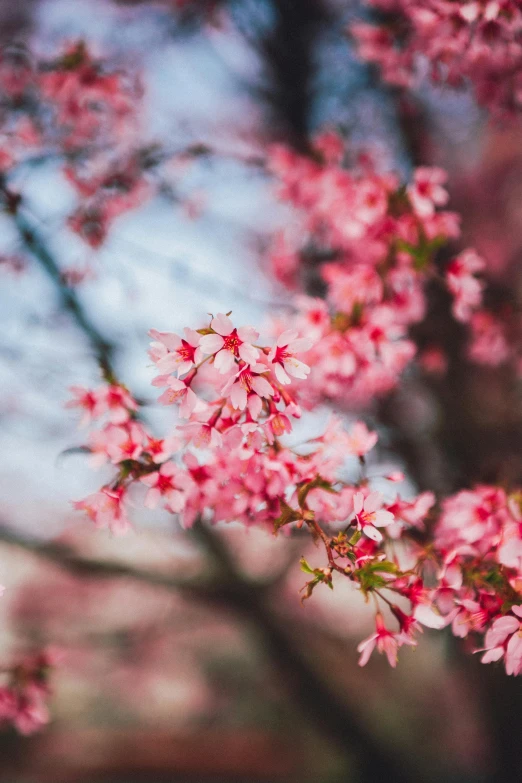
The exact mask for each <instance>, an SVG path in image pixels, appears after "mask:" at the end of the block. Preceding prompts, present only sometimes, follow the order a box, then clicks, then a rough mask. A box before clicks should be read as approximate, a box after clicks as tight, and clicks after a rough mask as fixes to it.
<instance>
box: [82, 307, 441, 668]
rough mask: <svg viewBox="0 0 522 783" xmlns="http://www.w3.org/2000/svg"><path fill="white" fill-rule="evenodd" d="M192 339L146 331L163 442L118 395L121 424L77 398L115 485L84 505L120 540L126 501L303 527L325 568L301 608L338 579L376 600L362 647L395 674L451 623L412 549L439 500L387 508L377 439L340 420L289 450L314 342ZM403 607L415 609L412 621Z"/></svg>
mask: <svg viewBox="0 0 522 783" xmlns="http://www.w3.org/2000/svg"><path fill="white" fill-rule="evenodd" d="M184 335H185V337H184V338H181V337H179V336H178V335H175V334H170V333H165V332H158V331H156V330H151V336H152V337H153V340H154V342H153V343H152V345H151V348H150V357H151V359H152V361H153V363H154V364H155V366H156V367H157V368H158V369H159V370H160V374H159V375H157V376H155V377H154V378H153V380H152V383H153V385H154V386H155V387H159V388H162V387H164V388H165V387H166V390H167V391H166V392H163V393H162V394H161V395H160V397H159V402H160V404H163V405H167V406H173V407H174V408H175V409H176V410H177V414H178V419H177V423H175V425H174V426H173V430H172V432H170V433H169V434H168V437H166V438H164V439H161V438H158V437H156V436H155V435H153V434H152V433H150V432H149V431H148V428H147V426H146V425H145V423H144V422H143V421H142V420H141V417H140V412H139V410H136V407H137V404H136V402H135V400H133V398H132V397H131V396H130V395H129V393H128V392H127V390H125V389H124V388H123V387H118V386H117V385H116V384H113V385H112V387H111V388H112V391H111V395H110V397H111V399H120V400H121V401H122V406H123V407H122V406H120V407H119V408H118V416H117V419H116V421H114V420H111V408H110V407H109V406H108V405H107V398H108V395H107V393H105V394H104V393H102V391H101V389H98V390H95V391H94V392H89V391H88V390H84V389H82V390H78V389H75V390H74V394H75V399H74V405H75V407H79V408H80V409H83V410H85V411H86V413H87V414H88V415H89V417H90V418H91V420H92V421H93V422H94V423H95V424H98V425H99V427H98V429H97V430H96V431H95V433H93V435H94V437H93V436H91V438H90V440H88V442H87V447H86V448H87V450H88V451H90V452H91V457H95V458H96V462H97V464H98V463H99V461H100V459H101V460H102V461H103V462H104V463H105V464H106V465H109V466H112V470H113V471H114V475H113V478H112V480H111V481H110V482H109V483H108V484H105V485H104V486H103V487H102V488H101V490H99V492H96V493H94V494H92V495H90V496H89V497H87V498H85V499H84V500H81V501H77V502H76V503H75V504H74V505H75V507H76V508H77V509H78V510H80V511H84V512H86V513H87V515H88V516H89V517H90V518H91V519H92V520H93V522H94V523H95V524H96V525H97V526H99V527H108V528H109V529H111V530H112V531H113V532H115V533H121V532H124V531H126V530H127V529H128V528H129V526H130V520H129V515H128V509H129V507H130V506H131V502H130V501H131V496H132V505H135V506H139V505H141V504H143V505H144V506H145V507H147V508H151V509H153V508H158V507H161V508H164V509H166V510H167V511H169V512H170V513H172V514H174V515H176V516H177V518H178V519H179V520H180V521H181V523H182V524H183V525H185V526H190V525H192V524H193V523H194V522H195V521H196V520H205V521H207V522H210V523H217V522H232V521H235V522H242V523H243V524H245V525H262V526H265V527H268V528H269V529H271V530H272V531H274V532H275V533H278V532H279V531H280V530H281V529H282V528H285V530H286V531H288V532H290V531H291V530H292V529H300V528H306V529H308V530H309V532H310V533H311V535H312V537H313V539H314V540H315V541H316V542H317V543H318V544H320V545H321V546H322V549H323V552H324V556H325V562H324V564H318V565H317V566H312V565H309V564H308V563H307V562H306V561H305V560H302V561H301V567H302V569H303V571H304V572H305V573H306V574H308V575H310V577H311V578H310V579H309V580H308V581H307V582H306V584H305V585H304V587H303V599H306V598H308V597H310V596H311V595H312V594H313V591H314V590H315V588H316V587H317V586H318V585H320V584H326V585H327V586H328V587H330V588H333V586H334V577H335V578H336V579H337V578H343V579H348V580H350V581H351V582H352V583H353V584H354V585H355V586H356V588H357V589H358V590H359V591H360V593H361V595H362V596H363V597H364V598H365V599H366V600H368V599H369V597H370V596H372V597H373V599H374V600H375V602H376V607H377V608H376V611H377V615H376V623H377V631H376V635H374V636H373V637H371V638H370V639H369V640H366V642H364V643H361V645H360V647H359V650H360V652H361V664H362V663H365V662H366V661H367V660H368V658H369V656H370V653H371V651H372V649H373V648H376V649H377V650H378V651H380V652H385V653H386V655H387V656H388V658H389V660H390V662H391V663H392V665H394V664H395V661H396V653H397V651H398V649H399V648H400V647H401V646H403V645H409V646H414V645H416V644H417V636H418V634H419V633H420V632H421V630H422V627H423V626H429V627H432V628H440V627H442V626H443V625H445V624H446V623H447V622H451V618H450V619H447V618H446V616H445V615H444V614H443V613H442V611H441V610H440V609H439V608H437V606H436V604H435V598H436V596H437V593H436V590H435V588H434V587H433V586H428V585H427V584H425V583H424V581H423V574H422V572H423V558H424V557H425V554H424V550H423V548H422V546H420V545H419V543H418V542H417V539H416V536H417V534H418V531H419V530H422V528H423V524H424V520H425V518H426V516H427V515H428V514H429V513H430V509H431V508H432V506H433V504H434V497H433V495H432V494H431V493H422V494H421V495H419V496H418V497H414V498H411V499H406V498H402V497H401V496H400V495H398V494H397V493H396V492H394V491H393V490H390V493H389V496H388V497H386V496H385V495H382V494H381V493H379V492H377V491H376V490H375V489H374V488H373V487H372V480H371V479H370V478H368V477H367V476H366V464H367V460H368V459H369V453H370V452H371V450H372V449H373V448H374V447H375V445H376V443H377V433H376V432H373V431H371V430H369V429H368V427H367V426H366V425H365V424H364V423H363V422H360V421H358V422H355V423H354V424H353V425H352V427H351V428H350V429H349V430H348V431H346V430H345V429H344V428H343V426H342V423H341V422H340V421H339V420H338V419H336V418H332V420H331V421H330V423H329V424H328V426H327V427H326V429H325V431H324V432H323V434H322V435H320V436H318V437H315V438H312V439H311V440H310V441H309V442H308V443H305V444H301V446H300V447H296V448H292V447H291V446H289V445H288V443H287V442H286V441H285V437H284V436H285V435H286V434H287V433H289V432H291V430H292V421H293V420H295V419H296V418H299V417H300V416H301V409H300V404H299V401H300V396H301V394H302V389H303V386H306V382H307V378H308V376H309V374H310V368H309V367H308V365H306V364H305V363H304V362H303V361H302V359H301V358H300V353H301V351H303V352H308V351H309V350H310V340H309V339H308V338H302V337H301V336H300V335H299V334H298V333H296V332H295V330H283V331H282V332H281V333H280V334H279V336H276V337H275V338H274V340H273V341H272V343H271V344H267V345H265V344H263V343H260V342H259V335H258V333H257V331H256V330H255V329H254V328H253V327H236V326H235V324H234V323H233V322H232V320H231V319H230V314H228V315H224V314H218V315H217V316H215V317H213V318H212V319H211V320H210V322H209V323H208V325H207V326H204V327H202V328H200V329H196V330H185V332H184ZM167 369H169V370H170V372H166V371H165V370H167ZM181 387H182V388H183V389H184V390H185V393H183V391H182V388H181ZM118 388H119V389H120V392H119V393H117V391H116V390H117V389H118ZM170 391H173V394H170V393H169V392H170ZM189 391H190V393H191V395H193V400H192V402H191V404H190V405H189V406H187V404H186V403H187V395H188V392H189ZM125 406H126V407H125ZM122 410H126V415H127V419H126V421H122V418H123V417H122V414H121V411H122ZM350 461H352V462H353V463H354V465H357V464H359V466H360V469H361V477H360V479H359V480H358V481H355V482H353V481H347V480H346V479H345V474H346V467H347V464H348V463H349V462H350ZM385 478H388V480H389V486H390V487H393V484H394V482H396V481H400V480H401V479H402V478H403V477H402V475H401V474H399V473H398V472H397V471H392V472H391V473H390V475H389V476H388V477H385ZM399 540H400V541H401V545H402V551H403V555H401V557H399V556H398V554H397V552H398V551H399V550H401V548H397V546H396V544H397V542H398V541H399ZM403 561H404V562H403ZM412 563H417V566H416V567H415V568H412ZM399 602H401V604H402V606H405V605H406V604H408V602H409V607H410V609H409V612H408V611H406V610H405V609H401V608H399V605H398V603H399ZM385 613H386V614H387V618H385ZM391 623H395V625H396V627H395V628H393V627H391Z"/></svg>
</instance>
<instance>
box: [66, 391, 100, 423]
mask: <svg viewBox="0 0 522 783" xmlns="http://www.w3.org/2000/svg"><path fill="white" fill-rule="evenodd" d="M69 390H70V391H71V393H72V395H73V399H72V400H69V401H68V402H66V403H65V407H66V408H81V409H82V410H83V417H82V420H81V422H80V426H82V427H83V426H86V425H87V424H89V423H90V421H91V420H92V419H94V418H95V417H96V416H97V415H98V411H97V408H98V406H99V399H98V395H97V394H96V392H95V391H92V390H91V389H86V388H84V387H83V386H71V387H70V389H69Z"/></svg>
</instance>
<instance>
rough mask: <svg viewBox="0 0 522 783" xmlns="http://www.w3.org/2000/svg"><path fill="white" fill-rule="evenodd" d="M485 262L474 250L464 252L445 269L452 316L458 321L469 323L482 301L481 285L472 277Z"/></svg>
mask: <svg viewBox="0 0 522 783" xmlns="http://www.w3.org/2000/svg"><path fill="white" fill-rule="evenodd" d="M484 266H485V262H484V260H483V259H482V258H480V256H479V255H478V254H477V253H476V252H475V251H474V250H470V249H468V250H464V251H463V252H462V253H460V254H459V255H458V256H457V257H456V258H454V259H453V261H452V262H451V264H449V266H448V267H447V269H446V281H447V284H448V288H449V290H450V292H451V293H452V294H453V297H454V302H453V315H454V316H455V318H456V319H457V320H458V321H469V319H470V317H471V313H472V311H473V310H474V309H476V308H477V307H479V305H480V303H481V301H482V289H483V287H484V286H483V283H482V282H481V281H480V280H477V278H476V277H474V274H475V273H476V272H480V271H481V270H482V269H483V268H484Z"/></svg>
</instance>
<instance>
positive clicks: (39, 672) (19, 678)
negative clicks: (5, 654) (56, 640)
mask: <svg viewBox="0 0 522 783" xmlns="http://www.w3.org/2000/svg"><path fill="white" fill-rule="evenodd" d="M56 663H57V654H56V653H55V652H52V651H45V650H44V651H42V652H38V653H36V654H31V655H27V656H25V657H23V658H21V659H20V660H19V661H18V662H17V663H16V664H14V665H12V666H10V667H8V668H6V669H2V670H1V672H0V678H1V684H0V725H2V724H11V725H13V726H14V727H15V728H16V730H17V731H19V732H20V733H21V734H33V733H34V732H36V731H38V730H39V729H40V728H41V727H42V726H44V725H45V724H46V723H48V721H49V712H48V709H47V705H46V703H47V700H48V698H49V696H50V693H51V691H50V686H49V676H50V674H51V671H52V669H53V668H54V666H55V665H56Z"/></svg>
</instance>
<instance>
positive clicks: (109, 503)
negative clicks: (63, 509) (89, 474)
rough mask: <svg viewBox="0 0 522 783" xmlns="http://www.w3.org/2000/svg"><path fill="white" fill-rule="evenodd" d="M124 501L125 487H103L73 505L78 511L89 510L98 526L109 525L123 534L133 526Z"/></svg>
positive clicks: (89, 514)
mask: <svg viewBox="0 0 522 783" xmlns="http://www.w3.org/2000/svg"><path fill="white" fill-rule="evenodd" d="M124 501H125V488H124V487H117V488H115V489H110V488H109V487H103V488H102V489H101V490H100V492H94V493H93V494H92V495H89V496H88V497H86V498H84V500H79V501H76V502H75V503H73V505H74V508H75V509H76V510H77V511H85V512H87V514H88V516H89V517H90V519H92V521H93V522H94V524H95V525H96V526H97V527H101V528H103V527H108V528H109V530H110V531H111V532H112V533H115V534H116V535H121V534H122V533H126V532H127V531H128V530H129V529H130V527H131V524H130V521H129V519H128V517H127V510H126V508H125V503H124Z"/></svg>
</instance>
